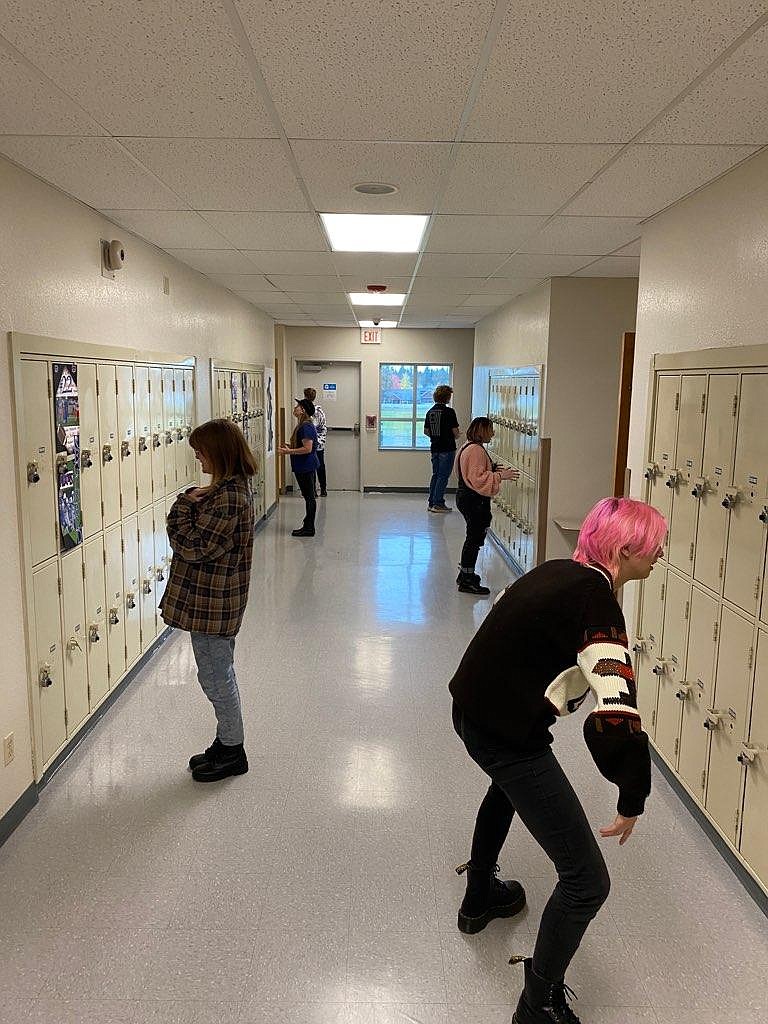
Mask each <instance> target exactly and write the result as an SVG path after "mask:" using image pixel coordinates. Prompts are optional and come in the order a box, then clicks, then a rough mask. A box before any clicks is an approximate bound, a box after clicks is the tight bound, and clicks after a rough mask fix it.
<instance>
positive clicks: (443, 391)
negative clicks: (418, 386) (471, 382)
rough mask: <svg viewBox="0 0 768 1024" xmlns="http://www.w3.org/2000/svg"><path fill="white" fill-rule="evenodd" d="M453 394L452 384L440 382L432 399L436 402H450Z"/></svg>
mask: <svg viewBox="0 0 768 1024" xmlns="http://www.w3.org/2000/svg"><path fill="white" fill-rule="evenodd" d="M452 394H453V388H452V387H451V386H450V384H438V386H437V387H436V388H435V391H434V394H433V395H432V399H433V401H435V402H449V401H450V398H451V395H452Z"/></svg>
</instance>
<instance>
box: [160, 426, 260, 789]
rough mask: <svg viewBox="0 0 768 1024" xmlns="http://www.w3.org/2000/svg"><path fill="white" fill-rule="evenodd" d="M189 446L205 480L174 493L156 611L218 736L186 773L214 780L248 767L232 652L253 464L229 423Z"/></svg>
mask: <svg viewBox="0 0 768 1024" xmlns="http://www.w3.org/2000/svg"><path fill="white" fill-rule="evenodd" d="M189 443H190V445H191V446H192V448H194V450H195V457H196V458H197V460H198V461H199V462H200V465H201V467H202V470H203V472H204V473H209V474H210V475H211V482H210V484H209V485H208V486H207V487H192V488H190V489H189V490H188V491H185V492H184V493H183V494H180V495H179V496H178V498H177V499H176V501H175V502H174V504H173V507H172V508H171V510H170V512H169V513H168V522H167V525H168V537H169V540H170V543H171V547H172V548H173V559H172V561H171V571H170V576H169V579H168V586H167V588H166V591H165V594H164V595H163V598H162V602H161V609H162V615H163V619H164V621H165V622H166V624H167V625H169V626H175V627H176V628H177V629H185V630H187V632H188V633H189V634H190V638H191V640H192V650H193V652H194V655H195V661H196V663H197V678H198V680H199V681H200V685H201V686H202V688H203V692H204V693H205V695H206V697H208V699H209V700H210V702H211V703H212V704H213V708H214V711H215V713H216V721H217V729H216V738H215V739H214V741H213V743H212V744H211V746H210V747H208V749H207V750H206V751H205V752H204V753H202V754H195V755H194V756H193V757H191V758H190V760H189V767H190V768H191V769H192V778H193V779H195V780H196V781H197V782H216V781H217V780H219V779H225V778H227V777H228V776H229V775H243V774H244V773H245V772H247V771H248V759H247V758H246V756H245V750H244V748H243V716H242V713H241V710H240V693H239V691H238V687H237V679H236V677H235V669H234V653H235V637H236V636H237V633H238V630H239V629H240V623H241V622H242V619H243V614H244V612H245V606H246V604H247V601H248V585H249V583H250V577H251V555H252V551H253V529H254V516H253V501H252V498H251V491H250V487H249V484H248V478H249V477H251V476H253V475H254V474H255V473H256V471H257V466H256V462H255V460H254V457H253V455H252V454H251V451H250V449H249V448H248V445H247V443H246V440H245V437H244V436H243V434H242V431H241V430H240V428H239V427H237V426H236V425H235V424H234V423H231V422H230V421H229V420H210V421H209V422H208V423H203V424H202V425H201V426H199V427H196V428H195V429H194V430H193V431H192V433H191V434H190V437H189Z"/></svg>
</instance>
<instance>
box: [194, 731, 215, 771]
mask: <svg viewBox="0 0 768 1024" xmlns="http://www.w3.org/2000/svg"><path fill="white" fill-rule="evenodd" d="M219 750H221V740H220V739H219V737H218V736H217V737H216V739H215V740H214V741H213V743H212V744H211V745H210V747H208V749H207V750H205V751H204V752H203V753H202V754H193V755H192V757H190V759H189V768H190V771H193V770H194V769H195V768H199V767H200V765H201V764H205V763H206V761H210V760H211V759H212V758H213V757H214V755H215V754H216V753H217V751H219Z"/></svg>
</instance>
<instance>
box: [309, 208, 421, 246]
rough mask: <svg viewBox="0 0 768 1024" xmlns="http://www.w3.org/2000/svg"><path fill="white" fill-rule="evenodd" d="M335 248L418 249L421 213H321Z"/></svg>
mask: <svg viewBox="0 0 768 1024" xmlns="http://www.w3.org/2000/svg"><path fill="white" fill-rule="evenodd" d="M320 217H321V218H322V221H323V224H324V226H325V230H326V231H327V232H328V238H329V239H330V241H331V248H332V249H333V251H334V252H418V251H419V245H420V244H421V239H422V236H423V234H424V228H425V227H426V225H427V220H428V219H429V218H428V217H427V216H426V215H422V214H418V215H416V214H413V215H412V214H394V213H393V214H388V213H321V214H320Z"/></svg>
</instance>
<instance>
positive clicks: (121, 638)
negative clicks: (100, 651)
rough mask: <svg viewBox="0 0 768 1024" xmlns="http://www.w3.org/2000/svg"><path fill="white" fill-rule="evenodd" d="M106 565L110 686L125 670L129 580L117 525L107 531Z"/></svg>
mask: <svg viewBox="0 0 768 1024" xmlns="http://www.w3.org/2000/svg"><path fill="white" fill-rule="evenodd" d="M104 556H105V559H106V562H105V566H104V573H105V577H106V580H105V583H106V591H107V655H108V664H107V675H108V677H109V688H110V689H112V687H113V686H114V685H115V683H117V682H119V680H120V679H122V677H123V675H124V674H125V580H124V576H123V532H122V528H121V527H120V526H113V527H112V529H111V530H106V531H105V532H104Z"/></svg>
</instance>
